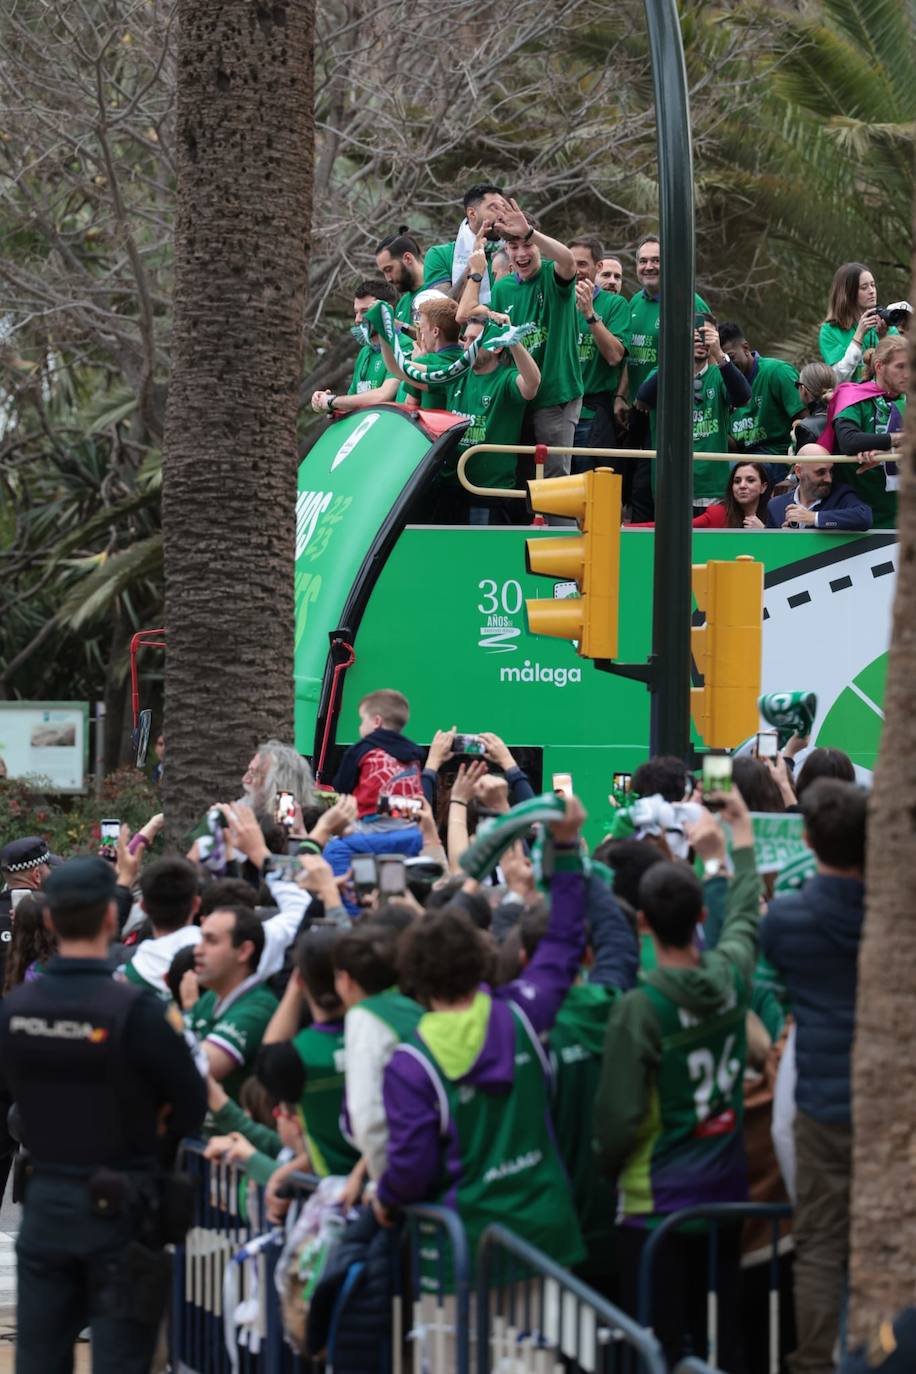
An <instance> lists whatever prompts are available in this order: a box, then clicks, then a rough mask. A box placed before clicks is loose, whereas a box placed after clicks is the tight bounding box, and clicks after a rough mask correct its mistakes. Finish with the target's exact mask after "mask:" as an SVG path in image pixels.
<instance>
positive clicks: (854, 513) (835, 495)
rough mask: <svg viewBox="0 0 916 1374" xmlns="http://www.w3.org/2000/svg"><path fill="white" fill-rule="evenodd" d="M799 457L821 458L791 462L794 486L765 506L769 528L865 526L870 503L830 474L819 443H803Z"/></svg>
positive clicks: (831, 469) (868, 526)
mask: <svg viewBox="0 0 916 1374" xmlns="http://www.w3.org/2000/svg"><path fill="white" fill-rule="evenodd" d="M798 456H799V458H807V457H811V458H821V459H822V460H823V461H821V462H807V463H796V464H795V475H796V477H797V478H798V486H797V487H796V488H795V490H794V491H787V492H786V493H785V495H784V496H777V497H775V498H774V500H772V501H771V502H770V504H769V505H768V506H767V521H766V522H767V527H768V528H769V529H774V530H778V529H790V530H791V529H794V530H841V531H842V530H869V529H871V522H872V513H871V507H870V506H867V505H866V504H865V502H864V501H863V500H862V498H861V497H860V496H857V495H856V493H855V492H854V491H853V489H852V487H850V486H848V485H847V484H846V483H845V482H842V481H837V480H835V478H834V467H833V463H831V462H830V460H829V458H827V457H826V456H825V454H824V450H823V449H822V448H821V447H820V445H819V444H804V445H803V446H802V447H801V448H800V449H799V450H798Z"/></svg>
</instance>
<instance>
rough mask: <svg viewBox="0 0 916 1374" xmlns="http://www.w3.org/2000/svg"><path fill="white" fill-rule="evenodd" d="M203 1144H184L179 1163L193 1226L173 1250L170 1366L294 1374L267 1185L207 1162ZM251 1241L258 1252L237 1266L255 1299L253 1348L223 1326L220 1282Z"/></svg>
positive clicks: (186, 1373) (244, 1294)
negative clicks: (187, 1179)
mask: <svg viewBox="0 0 916 1374" xmlns="http://www.w3.org/2000/svg"><path fill="white" fill-rule="evenodd" d="M204 1148H205V1147H204V1145H203V1143H202V1142H200V1141H193V1140H186V1141H183V1142H182V1146H181V1152H180V1155H179V1160H178V1164H179V1167H180V1168H182V1169H184V1170H185V1171H186V1172H187V1173H188V1174H190V1176H191V1178H192V1180H193V1181H194V1184H195V1203H194V1220H193V1223H192V1226H191V1229H190V1230H189V1232H188V1234H187V1236H186V1238H185V1242H184V1244H183V1245H179V1246H176V1249H175V1261H174V1266H173V1276H172V1314H171V1332H170V1350H171V1359H172V1367H173V1369H174V1370H176V1371H178V1374H231V1372H232V1371H233V1370H237V1371H238V1374H297V1371H298V1370H299V1369H300V1368H301V1363H300V1359H299V1356H298V1355H296V1354H295V1352H294V1351H293V1350H291V1349H290V1347H289V1346H288V1345H287V1343H286V1341H285V1340H284V1336H283V1324H282V1319H281V1315H280V1306H279V1300H278V1298H277V1294H276V1290H275V1288H274V1270H275V1268H276V1264H277V1260H278V1258H279V1255H280V1249H281V1246H282V1237H281V1236H279V1235H277V1236H274V1235H272V1231H271V1226H270V1223H269V1222H268V1221H267V1217H266V1213H265V1209H264V1190H263V1189H262V1188H260V1187H257V1186H255V1185H253V1184H252V1183H251V1181H250V1180H249V1179H247V1178H246V1176H245V1173H244V1170H242V1169H240V1168H236V1167H235V1166H234V1165H225V1164H218V1163H214V1162H212V1161H210V1160H207V1159H205V1158H204V1155H203V1151H204ZM295 1177H296V1183H297V1189H296V1191H297V1193H300V1194H301V1195H305V1194H306V1193H308V1192H311V1191H312V1190H313V1189H314V1188H315V1186H316V1184H317V1179H312V1178H310V1177H309V1176H308V1175H304V1174H303V1175H297V1176H295ZM253 1242H258V1245H257V1253H256V1256H255V1257H254V1258H252V1259H251V1260H249V1261H248V1263H247V1264H245V1265H239V1270H238V1278H239V1290H238V1298H239V1300H240V1301H244V1300H246V1299H247V1300H252V1299H254V1298H255V1296H256V1297H257V1315H256V1320H255V1322H254V1323H253V1331H254V1342H253V1346H252V1345H240V1344H239V1335H238V1333H237V1332H236V1330H235V1328H234V1327H232V1328H229V1329H228V1330H227V1326H226V1320H225V1315H226V1314H225V1312H224V1287H223V1286H224V1281H225V1277H226V1271H227V1269H228V1268H229V1266H230V1264H232V1263H234V1262H235V1258H234V1257H235V1256H237V1255H238V1253H239V1252H240V1251H242V1249H243V1247H247V1246H250V1245H252V1243H253ZM230 1339H231V1341H232V1343H233V1349H232V1351H231V1352H230V1349H229V1346H228V1344H227V1340H230Z"/></svg>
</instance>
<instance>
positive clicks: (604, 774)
mask: <svg viewBox="0 0 916 1374" xmlns="http://www.w3.org/2000/svg"><path fill="white" fill-rule="evenodd" d="M422 423H425V422H422ZM439 423H440V424H441V417H440V420H439ZM458 432H460V431H459V430H456V429H455V428H454V427H451V428H446V431H445V433H440V434H439V436H438V437H437V432H436V431H435V429H434V426H433V425H432V424H430V426H429V429H428V430H424V428H422V427H421V423H418V421H417V419H416V418H414V419H409V418H408V417H407V416H406V415H405V414H404V413H403V412H401V411H399V410H397V409H395V408H394V407H385V408H381V409H379V410H371V411H368V412H364V413H362V414H356V415H352V416H348V417H346V419H344V420H342V421H340V422H338V423H336V424H334V425H332V426H330V427H329V428H328V430H327V431H326V432H325V433H324V434H323V435H322V436H321V437H320V438H319V440H318V442H317V443H316V444H315V446H314V447H313V449H312V450H311V451H310V453H309V454H308V455H307V456H306V458H305V459H304V460H303V463H302V465H301V468H300V475H299V501H298V508H297V515H298V539H297V560H296V661H295V662H296V666H295V673H296V743H297V746H298V748H299V749H300V750H301V752H302V753H304V754H308V755H310V756H314V755H315V753H316V752H317V748H318V745H319V743H320V740H318V739H316V730H317V727H318V726H319V723H320V725H321V727H322V730H323V724H324V717H325V715H326V713H327V711H328V708H329V705H330V680H331V678H330V669H329V663H328V635H329V633H330V632H331V631H334V630H336V629H338V628H339V627H341V626H342V625H347V626H348V627H349V628H350V629H351V630H352V631H353V642H354V647H355V652H356V661H355V663H354V665H353V666H352V667H351V668H350V669H349V670H348V671H347V673H346V674H345V677H344V691H343V697H342V702H341V703H340V709H339V717H338V720H337V726H336V731H335V737H336V742H337V743H338V744H342V745H346V744H349V743H351V742H352V741H353V740H354V739H355V738H356V736H357V723H358V722H357V705H358V702H359V700H360V698H361V697H362V696H364V695H365V694H366V693H367V692H369V691H372V690H374V689H376V688H379V687H393V688H396V689H398V690H400V691H403V692H404V693H405V695H406V696H407V697H408V699H409V700H410V704H411V718H410V724H409V727H408V733H409V734H410V736H411V737H412V738H413V739H415V740H417V742H418V743H421V744H423V743H428V742H429V740H430V739H431V738H432V736H433V734H434V733H435V731H436V730H437V729H440V728H447V727H449V726H451V725H455V726H457V728H458V729H459V730H461V731H462V732H464V733H475V732H478V731H480V730H494V731H495V732H496V733H497V734H499V735H501V736H502V737H503V738H504V739H505V740H506V742H507V744H509V746H510V747H516V748H518V747H522V746H533V747H536V748H539V749H541V750H542V751H543V779H544V782H545V785H547V786H549V784H550V776H551V774H552V773H554V772H564V773H571V774H572V777H573V782H574V785H575V787H576V790H577V792H579V793H580V795H581V796H582V797H583V799H584V801H585V803H586V806H587V807H588V808H589V811H590V813H591V814H592V816H593V817H594V818H595V825H596V826H600V824H601V821H602V819H603V817H604V816H605V815H606V814H607V794H608V790H609V786H610V779H611V775H612V773H614V772H632V771H633V769H634V768H635V767H636V765H637V764H638V763H640V762H641V761H642V760H643V759H644V758H645V757H646V754H647V748H648V736H649V696H648V692H647V691H646V689H645V687H644V686H643V685H642V684H641V683H637V682H633V681H630V680H628V679H625V678H618V677H614V676H612V675H610V674H607V673H602V672H599V671H597V669H595V667H594V666H593V665H592V664H591V663H590V662H588V661H587V660H583V659H580V658H579V657H578V656H577V654H576V652H575V649H574V647H573V645H571V644H569V643H567V642H566V641H565V640H552V639H547V638H543V637H538V636H532V635H529V634H528V632H527V629H526V622H525V611H524V602H525V600H526V599H528V598H532V597H550V596H552V595H557V596H559V595H563V594H564V593H565V592H567V591H568V590H569V588H568V585H564V584H563V583H552V582H551V580H550V579H548V578H544V577H536V576H533V575H530V574H528V573H526V572H525V555H524V541H525V539H526V538H530V537H535V538H550V537H552V536H553V534H555V533H556V532H555V531H551V530H550V529H530V528H527V527H523V526H519V527H515V528H508V529H499V528H494V529H490V528H479V527H462V528H455V527H442V526H436V527H433V526H423V525H414V526H411V525H408V526H407V527H406V528H404V521H405V519H408V518H410V513H411V511H412V510H415V509H416V504H415V501H416V500H421V499H422V496H423V492H424V490H426V489H427V488H428V484H429V482H430V480H431V478H432V476H433V475H434V473H435V471H436V470H437V468H438V465H439V461H440V458H441V456H442V455H443V452H444V451H446V450H447V449H448V446H449V445H452V446H454V443H455V440H456V437H457V434H458ZM521 510H522V507H521V503H520V504H519V512H520V514H521ZM414 518H415V517H414ZM654 538H655V535H654V532H653V531H651V530H624V532H623V535H622V540H621V573H620V644H619V657H620V659H621V661H624V662H641V661H643V660H644V659H645V658H646V657H647V655H648V652H649V645H650V637H651V614H652V562H653V544H654ZM739 554H751V555H752V556H753V557H755V558H759V559H760V560H761V561H762V562H763V564H764V567H765V593H764V604H765V612H764V629H763V674H762V687H763V690H764V691H790V690H796V689H799V690H807V691H814V692H816V693H817V697H818V716H817V721H816V724H815V732H814V734H815V740H816V742H817V743H820V744H830V745H834V746H836V747H837V748H841V749H845V750H846V751H847V753H849V754H850V755H851V756H852V758H853V759H854V760H855V762H856V763H858V764H860V765H862V766H863V767H866V768H870V767H872V766H873V764H874V760H875V756H876V753H877V749H878V742H879V737H880V730H881V722H882V706H883V700H884V679H885V671H886V659H887V648H888V642H889V638H890V624H891V611H892V601H893V592H894V584H895V580H896V579H895V576H894V574H895V569H896V558H897V545H896V540H895V537H894V535H893V534H888V533H876V534H871V535H845V536H844V535H830V534H820V533H813V532H810V531H797V532H790V531H771V532H769V531H768V532H759V533H758V532H744V531H705V530H704V531H696V532H695V533H694V539H693V558H694V562H696V563H700V562H707V561H708V560H710V559H719V558H722V559H733V558H735V557H737V556H738V555H739ZM319 733H320V732H319Z"/></svg>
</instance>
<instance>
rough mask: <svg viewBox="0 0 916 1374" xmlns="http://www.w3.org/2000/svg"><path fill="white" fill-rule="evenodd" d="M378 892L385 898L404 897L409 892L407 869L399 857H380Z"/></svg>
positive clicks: (390, 855) (383, 855)
mask: <svg viewBox="0 0 916 1374" xmlns="http://www.w3.org/2000/svg"><path fill="white" fill-rule="evenodd" d="M378 890H379V894H380V895H381V896H384V897H403V895H404V893H405V892H406V891H407V868H406V865H405V863H404V860H403V859H402V858H400V857H399V856H398V855H393V854H380V855H379V860H378Z"/></svg>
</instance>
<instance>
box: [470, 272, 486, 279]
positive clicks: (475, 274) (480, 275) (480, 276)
mask: <svg viewBox="0 0 916 1374" xmlns="http://www.w3.org/2000/svg"><path fill="white" fill-rule="evenodd" d="M468 281H483V273H482V272H469V273H468Z"/></svg>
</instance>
